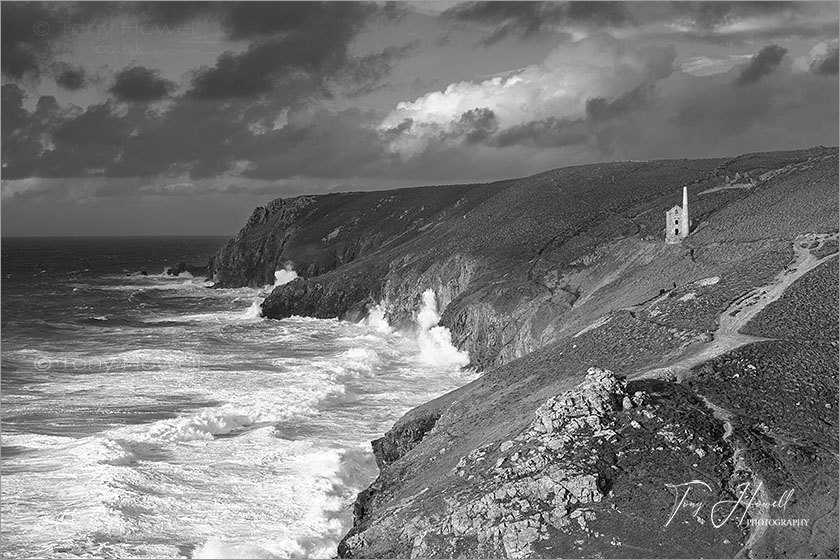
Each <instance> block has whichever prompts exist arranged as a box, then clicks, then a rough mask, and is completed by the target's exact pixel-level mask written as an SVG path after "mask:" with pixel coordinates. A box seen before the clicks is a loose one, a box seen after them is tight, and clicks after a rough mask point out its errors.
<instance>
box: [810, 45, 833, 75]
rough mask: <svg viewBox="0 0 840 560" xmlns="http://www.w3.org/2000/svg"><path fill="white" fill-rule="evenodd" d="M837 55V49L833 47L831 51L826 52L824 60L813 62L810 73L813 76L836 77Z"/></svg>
mask: <svg viewBox="0 0 840 560" xmlns="http://www.w3.org/2000/svg"><path fill="white" fill-rule="evenodd" d="M837 55H838V50H837V47H833V48H832V49H831V50H829V51H828V54H827V55H826V56H825V58H822V59H820V60H815V61H814V63H813V64H812V65H811V71H812V72H813V73H815V74H829V75H831V74H833V75H835V76H836V75H837V70H838V56H837Z"/></svg>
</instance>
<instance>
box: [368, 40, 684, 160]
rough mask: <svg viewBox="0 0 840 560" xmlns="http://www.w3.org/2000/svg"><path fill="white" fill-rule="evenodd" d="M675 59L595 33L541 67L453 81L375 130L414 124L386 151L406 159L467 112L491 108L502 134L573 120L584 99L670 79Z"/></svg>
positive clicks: (666, 50) (407, 104)
mask: <svg viewBox="0 0 840 560" xmlns="http://www.w3.org/2000/svg"><path fill="white" fill-rule="evenodd" d="M675 59H676V50H675V49H674V48H673V46H667V47H641V48H631V47H629V46H628V45H626V44H624V43H623V42H622V41H619V40H617V39H615V38H614V37H612V36H610V35H607V34H598V35H594V36H592V37H588V38H586V39H583V40H580V41H576V42H572V43H568V44H563V45H560V46H558V47H557V48H555V49H554V50H553V51H552V52H550V53H549V54H548V56H546V58H545V60H543V61H542V63H540V64H534V65H531V66H527V67H525V68H522V69H520V70H516V71H513V72H510V73H508V74H505V75H499V76H494V77H492V78H490V79H487V80H484V81H481V82H472V81H463V82H457V83H452V84H450V85H449V86H447V87H446V88H444V89H443V90H442V91H433V92H429V93H427V94H426V95H424V96H422V97H419V98H417V99H415V100H414V101H404V102H402V103H399V104H398V105H397V106H396V108H395V109H394V110H393V111H391V112H390V113H389V114H388V115H387V117H386V118H385V119H384V120H383V121H382V123H381V124H380V127H379V128H380V130H382V131H386V130H389V129H394V128H395V127H398V126H399V125H400V124H401V123H403V122H404V121H406V119H411V121H412V123H413V126H412V127H411V129H409V130H407V131H402V132H401V133H400V134H398V135H394V134H392V136H395V137H394V138H392V141H391V143H390V145H389V149H390V150H391V151H392V152H394V153H399V154H400V155H401V156H403V158H405V159H407V158H410V157H412V156H414V155H416V154H418V153H420V152H422V151H423V150H424V149H425V148H426V147H427V146H428V144H429V142H430V141H432V139H439V137H440V136H441V133H447V132H451V131H452V130H453V129H454V127H455V123H456V122H457V121H458V119H459V117H460V116H461V115H462V114H463V113H465V112H466V111H470V110H473V109H483V108H488V109H490V110H492V111H493V113H494V114H495V116H496V119H497V122H498V125H499V128H500V129H504V128H507V127H510V126H514V125H517V124H522V123H525V122H529V121H533V120H540V119H545V118H548V117H556V118H563V117H566V118H578V117H580V116H582V115H584V114H585V111H586V101H587V100H588V99H591V98H593V97H603V98H606V99H612V98H615V97H617V96H619V95H621V94H623V93H626V92H627V91H629V90H630V89H632V88H634V87H636V86H638V85H639V84H641V83H642V82H645V81H648V80H657V79H659V78H662V77H665V76H668V75H669V74H670V73H671V71H672V69H673V65H674V60H675Z"/></svg>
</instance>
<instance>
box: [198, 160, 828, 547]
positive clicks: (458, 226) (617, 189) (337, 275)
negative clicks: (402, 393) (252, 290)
mask: <svg viewBox="0 0 840 560" xmlns="http://www.w3.org/2000/svg"><path fill="white" fill-rule="evenodd" d="M837 167H838V156H837V149H825V148H815V149H811V150H803V151H796V152H774V153H766V154H748V155H744V156H739V157H736V158H727V159H718V160H674V161H657V162H619V163H610V164H599V165H590V166H581V167H573V168H564V169H558V170H554V171H549V172H546V173H543V174H540V175H536V176H533V177H528V178H524V179H519V180H512V181H503V182H499V183H493V184H488V185H460V186H451V187H426V188H417V189H403V190H399V191H387V192H377V193H342V194H332V195H325V196H314V197H301V198H297V199H291V200H277V201H274V202H272V203H271V204H269V205H268V206H267V207H266V208H260V209H257V210H256V211H255V212H254V215H253V216H252V217H251V220H249V222H248V224H247V225H246V226H245V228H243V230H242V231H241V232H240V233H239V235H238V236H237V237H236V238H234V239H233V240H231V241H230V242H229V243H228V245H227V246H226V247H225V248H224V249H223V250H222V251H220V252H219V253H218V254H217V255H216V256H215V257H214V259H213V261H212V262H211V263H210V268H211V270H212V274H213V278H214V280H215V281H216V283H217V285H221V286H239V285H264V284H269V283H271V282H272V280H273V273H274V271H275V270H279V269H282V268H283V267H284V266H285V265H286V264H287V263H293V265H294V267H295V270H296V271H298V273H299V274H300V275H301V276H302V277H303V279H299V280H296V281H293V282H291V283H289V284H286V285H284V286H280V287H277V288H275V289H274V290H273V292H272V293H271V295H270V296H269V297H268V298H267V299H266V301H265V302H264V303H263V312H264V314H265V315H266V316H268V317H278V318H279V317H286V316H289V315H291V314H305V315H312V316H316V317H336V316H338V317H345V318H352V319H355V318H358V317H361V316H363V315H364V314H365V313H366V310H367V308H368V307H369V306H371V305H373V304H381V305H382V307H383V308H384V309H385V310H386V314H387V318H388V320H389V322H390V323H391V324H392V325H395V326H397V327H400V326H406V325H408V324H409V323H411V322H412V320H413V315H414V314H415V313H416V311H417V309H419V307H420V299H421V294H422V293H423V291H424V290H426V289H428V288H432V289H433V290H434V291H435V293H436V295H437V299H438V303H439V306H440V308H441V309H442V310H443V313H442V320H441V323H442V324H443V325H445V326H447V327H449V328H450V329H451V331H452V334H453V342H454V343H455V344H456V345H457V346H459V348H462V349H466V350H468V351H469V352H470V357H471V360H472V365H474V366H476V367H479V368H481V369H483V370H484V374H483V375H482V376H481V377H480V378H479V379H477V380H476V381H474V382H472V383H470V384H469V385H467V386H465V387H462V388H461V389H459V390H457V391H454V392H452V393H449V394H447V395H444V396H442V397H440V398H438V399H436V400H435V401H432V402H430V403H427V404H425V405H423V406H421V407H418V408H417V409H415V410H413V411H411V412H409V413H408V414H407V415H406V416H405V417H404V418H403V419H401V420H399V421H398V422H397V423H396V424H395V426H394V428H393V429H392V430H391V431H389V433H388V434H385V435H384V436H383V437H382V438H380V439H379V440H377V441H375V442H374V443H373V449H374V453H375V455H376V458H377V463H378V465H379V467H380V475H379V477H378V479H377V480H376V481H375V482H374V483H373V484H372V485H371V487H370V488H368V489H367V490H366V491H364V492H363V493H362V494H360V495H359V498H358V500H357V502H356V506H355V523H354V527H353V529H352V530H351V531H350V533H349V534H348V535H347V536H346V537H345V539H344V540H343V541H342V543H341V545H340V547H339V553H340V555H341V556H343V557H417V556H424V557H425V556H433V557H452V556H467V557H501V556H510V557H593V556H599V557H637V556H641V557H665V556H668V557H686V556H697V555H703V556H715V557H724V556H733V555H748V554H749V555H756V554H757V555H768V556H804V555H811V554H815V555H817V556H824V555H828V556H832V555H833V556H836V555H837V531H836V526H837V482H836V476H835V475H836V469H837V455H836V446H837V443H836V440H837V429H838V428H837V406H838V403H837V386H836V379H837V377H836V376H837V369H838V364H837V352H836V336H834V338H833V339H832V340H831V341H828V340H824V339H822V338H819V337H817V336H816V335H815V334H814V333H816V332H818V331H819V329H820V328H824V326H825V325H826V324H834V325H836V293H837V288H836V275H835V276H834V277H831V275H830V274H829V273H827V272H826V270H828V269H831V267H834V268H835V269H836V263H837V261H836V250H837V235H836V232H837V229H838V228H837V222H838V207H837V192H838V172H837ZM736 173H737V174H739V177H740V178H742V179H743V178H746V179H747V180H742V181H741V182H738V183H733V182H732V181H731V180H729V179H727V177H731V176H734V175H736ZM684 185H687V186H688V187H689V193H690V195H689V196H690V207H691V220H692V224H691V225H692V233H691V235H690V236H689V237H688V238H687V239H686V240H684V241H683V242H682V243H681V244H678V245H666V244H665V243H664V231H663V227H664V223H663V219H664V212H665V210H666V209H668V208H670V207H671V206H673V204H674V203H676V202H678V201H679V198H680V193H681V191H682V187H683V186H684ZM826 275H828V276H826ZM832 282H833V284H832ZM826 283H828V284H826ZM826 285H827V286H828V287H829V288H830V289H829V290H821V288H814V286H818V287H822V288H824V287H825V286H826ZM820 294H823V295H820ZM825 294H828V295H825ZM826 298H828V299H826ZM803 301H805V302H807V305H805V306H804V307H803ZM802 308H804V309H807V311H806V312H801V311H800V312H796V311H794V310H796V309H802ZM832 310H833V312H834V313H835V315H834V316H832V315H831V313H832ZM791 317H795V319H791ZM792 325H795V326H792ZM833 332H834V335H836V330H835V331H833ZM832 344H833V346H832ZM791 372H792V374H791ZM778 387H782V388H784V390H783V391H775V389H776V388H778ZM756 394H760V395H761V398H755V397H754V395H756ZM793 403H795V405H794V404H793ZM693 480H701V481H703V483H704V484H705V486H702V487H701V486H699V485H698V486H696V487H692V488H691V493H692V495H691V498H690V499H692V500H693V501H695V502H697V503H698V504H700V505H701V506H702V508H701V510H699V512H698V513H696V514H695V513H692V510H690V509H688V508H678V507H677V508H675V499H676V498H677V497H678V496H679V491H680V489H682V488H684V487H683V486H680V485H681V484H683V483H687V482H689V481H693ZM744 488H747V489H751V490H756V492H758V494H757V495H758V497H759V498H765V499H764V500H757V501H759V502H762V503H770V502H772V501H773V500H771V499H770V498H771V497H772V498H773V499H775V498H779V497H780V496H781V495H782V494H784V492H787V491H788V489H789V488H793V489H794V494H793V495H794V496H795V498H794V499H793V500H792V502H791V505H790V506H789V508H788V510H786V512H781V511H777V510H775V509H773V508H772V507H770V506H767V507H761V508H756V507H744V506H743V505H738V506H736V510H737V511H736V513H737V515H735V514H733V521H732V522H730V523H724V524H722V525H721V526H719V527H718V526H716V523H714V522H712V521H713V520H712V518H711V517H710V515H711V513H710V510H711V508H712V506H714V505H715V504H717V503H719V502H725V503H729V502H731V503H733V504H735V503H737V502H738V499H739V497H740V495H741V492H743V490H744ZM719 509H720V508H718V510H719ZM794 514H795V515H794ZM783 516H788V517H796V518H802V519H805V518H807V519H809V520H810V522H811V525H809V526H806V527H797V528H793V529H790V528H788V532H786V533H784V534H781V535H780V534H779V533H778V531H777V529H773V528H768V527H767V525H766V524H767V523H768V520H772V519H774V518H779V517H783ZM672 517H673V518H672ZM742 518H743V519H744V520H750V519H757V520H759V521H757V522H755V523H758V524H757V525H753V526H747V525H746V523H747V521H744V523H743V524H739V523H736V521H739V520H741V519H742ZM760 523H765V524H764V525H761V524H760ZM774 531H776V532H775V533H774Z"/></svg>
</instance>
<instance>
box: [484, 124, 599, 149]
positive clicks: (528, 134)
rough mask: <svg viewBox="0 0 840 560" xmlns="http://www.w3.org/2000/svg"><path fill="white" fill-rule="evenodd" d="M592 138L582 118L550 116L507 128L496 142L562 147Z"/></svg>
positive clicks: (585, 141)
mask: <svg viewBox="0 0 840 560" xmlns="http://www.w3.org/2000/svg"><path fill="white" fill-rule="evenodd" d="M589 140H590V136H589V134H587V132H586V130H585V128H584V126H583V121H582V120H576V119H558V118H555V117H549V118H547V119H542V120H538V121H530V122H527V123H523V124H519V125H516V126H512V127H510V128H507V129H505V130H503V131H502V132H500V133H499V135H498V137H497V138H496V144H497V145H498V146H499V147H500V148H507V147H510V146H536V147H540V148H547V147H553V148H561V147H564V146H574V145H578V144H587V143H588V142H589Z"/></svg>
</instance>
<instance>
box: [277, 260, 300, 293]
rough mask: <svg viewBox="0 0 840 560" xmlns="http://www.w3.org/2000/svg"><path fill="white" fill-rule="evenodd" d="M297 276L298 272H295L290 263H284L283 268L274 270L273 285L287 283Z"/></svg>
mask: <svg viewBox="0 0 840 560" xmlns="http://www.w3.org/2000/svg"><path fill="white" fill-rule="evenodd" d="M297 277H298V273H297V272H295V270H294V268H293V267H292V263H286V266H285V268H284V269H283V270H277V271H275V272H274V287H275V288H276V287H277V286H282V285H283V284H288V283H289V282H291V281H292V280H294V279H295V278H297Z"/></svg>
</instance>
